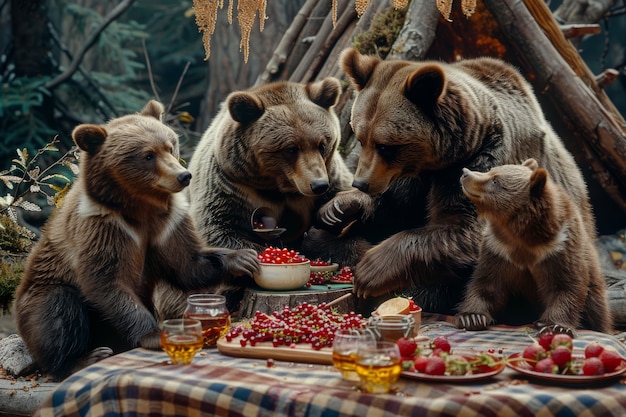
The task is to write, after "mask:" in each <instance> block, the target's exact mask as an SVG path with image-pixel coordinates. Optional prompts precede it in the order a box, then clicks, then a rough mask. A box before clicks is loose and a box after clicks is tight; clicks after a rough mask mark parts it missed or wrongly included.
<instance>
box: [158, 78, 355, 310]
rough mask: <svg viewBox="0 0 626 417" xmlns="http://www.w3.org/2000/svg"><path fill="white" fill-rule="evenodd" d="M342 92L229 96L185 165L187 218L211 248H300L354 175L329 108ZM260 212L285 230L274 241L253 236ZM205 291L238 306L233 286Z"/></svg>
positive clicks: (332, 87)
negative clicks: (320, 213)
mask: <svg viewBox="0 0 626 417" xmlns="http://www.w3.org/2000/svg"><path fill="white" fill-rule="evenodd" d="M340 93H341V84H340V82H339V80H337V79H335V78H326V79H324V80H321V81H319V82H315V83H309V84H300V83H291V82H279V83H272V84H267V85H262V86H258V87H253V88H250V89H248V90H244V91H237V92H233V93H231V94H230V95H229V96H228V97H227V98H226V101H225V103H224V104H223V106H222V108H221V110H220V112H219V113H218V114H217V115H216V117H215V119H214V120H213V122H212V123H211V125H210V126H209V128H208V129H207V131H206V132H205V133H204V135H203V137H202V139H201V140H200V142H199V144H198V146H197V148H196V149H195V151H194V154H193V155H192V158H191V162H190V164H189V170H190V171H191V173H192V174H193V180H192V181H191V184H190V186H189V194H190V203H191V205H190V212H191V215H192V217H193V218H194V220H195V222H196V225H197V227H198V230H199V231H200V234H201V235H202V237H203V238H204V240H205V241H206V242H207V243H208V244H209V245H215V246H220V247H227V248H233V249H237V248H253V249H255V250H257V251H259V252H260V251H262V250H263V248H264V247H265V245H268V244H273V245H277V246H280V245H285V246H287V247H289V248H291V249H296V250H298V249H299V248H300V242H301V240H302V236H303V235H304V233H305V232H306V231H307V229H308V228H309V227H310V226H311V223H312V218H313V216H314V214H315V212H316V211H317V209H318V208H319V207H320V206H321V205H322V204H323V203H325V202H327V201H329V200H330V199H331V198H332V197H333V196H334V195H335V194H336V193H337V192H338V191H340V190H346V189H350V188H351V184H352V179H353V177H352V173H351V172H350V171H349V170H348V168H347V167H346V165H345V163H344V161H343V159H342V157H341V155H340V154H339V152H338V151H337V146H338V144H339V141H340V135H341V134H340V125H339V120H338V118H337V116H336V114H335V112H334V105H335V104H336V102H337V99H338V98H339V94H340ZM259 207H267V208H269V209H271V210H272V211H273V213H274V214H275V215H276V217H277V219H276V223H277V225H278V226H280V227H281V228H285V229H286V231H285V232H284V233H283V234H282V235H280V236H279V238H276V239H274V240H268V239H265V238H264V235H259V234H258V233H255V232H254V231H253V227H252V222H251V217H252V214H253V212H254V210H255V209H257V208H259ZM232 283H233V282H232V281H231V282H230V283H229V284H232ZM206 290H207V291H210V292H216V293H221V292H226V295H227V298H228V300H229V301H228V306H229V309H230V310H231V311H232V310H236V309H237V308H238V300H239V298H240V296H241V291H237V289H236V288H232V286H231V288H229V286H228V285H226V286H220V287H212V288H207V289H206ZM161 295H162V296H163V297H164V298H165V299H166V300H167V302H166V303H165V304H166V306H176V305H182V304H184V295H182V294H178V295H177V294H176V292H175V291H171V290H167V291H165V293H164V294H160V296H161ZM174 299H177V300H178V302H174V301H173V300H174ZM181 301H182V303H181ZM162 313H163V316H164V317H171V316H176V315H178V314H180V311H179V310H173V311H165V310H164V311H162Z"/></svg>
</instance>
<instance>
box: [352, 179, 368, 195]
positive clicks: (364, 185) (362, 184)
mask: <svg viewBox="0 0 626 417" xmlns="http://www.w3.org/2000/svg"><path fill="white" fill-rule="evenodd" d="M352 186H353V187H354V188H356V189H358V190H361V191H363V192H364V193H366V192H367V190H369V188H370V184H369V183H368V182H366V181H363V180H357V179H355V180H354V181H352Z"/></svg>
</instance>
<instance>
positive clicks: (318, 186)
mask: <svg viewBox="0 0 626 417" xmlns="http://www.w3.org/2000/svg"><path fill="white" fill-rule="evenodd" d="M329 187H330V185H329V184H328V181H324V180H318V181H313V182H312V183H311V190H312V191H313V193H315V194H323V193H325V192H326V191H328V188H329Z"/></svg>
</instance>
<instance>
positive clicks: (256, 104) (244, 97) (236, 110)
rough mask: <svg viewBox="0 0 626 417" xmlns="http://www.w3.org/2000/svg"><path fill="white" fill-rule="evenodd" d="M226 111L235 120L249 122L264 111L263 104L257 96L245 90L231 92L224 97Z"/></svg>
mask: <svg viewBox="0 0 626 417" xmlns="http://www.w3.org/2000/svg"><path fill="white" fill-rule="evenodd" d="M226 101H227V105H228V112H229V113H230V117H232V118H233V119H234V120H235V121H236V122H239V123H241V124H249V123H252V122H254V121H255V120H259V117H261V115H262V114H263V112H265V106H264V105H263V103H262V102H261V100H259V98H258V97H257V96H255V95H253V94H250V93H246V92H237V93H231V94H230V95H229V96H228V98H227V99H226Z"/></svg>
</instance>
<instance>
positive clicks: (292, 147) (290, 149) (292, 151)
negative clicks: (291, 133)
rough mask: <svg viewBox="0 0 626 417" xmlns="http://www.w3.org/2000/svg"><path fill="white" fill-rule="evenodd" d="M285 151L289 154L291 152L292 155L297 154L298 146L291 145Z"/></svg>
mask: <svg viewBox="0 0 626 417" xmlns="http://www.w3.org/2000/svg"><path fill="white" fill-rule="evenodd" d="M285 152H287V153H288V154H291V155H295V154H297V153H298V148H297V147H295V146H290V147H288V148H286V149H285Z"/></svg>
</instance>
